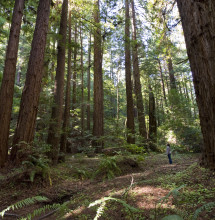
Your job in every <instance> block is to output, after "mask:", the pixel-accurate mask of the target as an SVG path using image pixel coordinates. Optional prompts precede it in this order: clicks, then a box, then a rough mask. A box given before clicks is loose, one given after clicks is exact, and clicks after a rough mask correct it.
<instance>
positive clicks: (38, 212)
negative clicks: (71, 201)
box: [23, 204, 60, 220]
mask: <svg viewBox="0 0 215 220" xmlns="http://www.w3.org/2000/svg"><path fill="white" fill-rule="evenodd" d="M59 207H60V204H52V205H45V206H43V207H41V208H38V209H35V210H34V211H33V212H32V213H30V214H28V215H27V217H26V218H24V219H32V218H34V217H36V216H38V215H41V214H42V213H45V212H46V211H49V210H57V209H58V208H59ZM24 219H23V220H24Z"/></svg>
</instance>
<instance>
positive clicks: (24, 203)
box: [0, 196, 48, 217]
mask: <svg viewBox="0 0 215 220" xmlns="http://www.w3.org/2000/svg"><path fill="white" fill-rule="evenodd" d="M47 200H48V199H47V198H46V197H43V196H35V197H32V198H27V199H24V200H21V201H19V202H17V203H15V204H13V205H10V206H8V207H7V208H6V209H4V210H3V211H1V212H0V216H2V217H4V215H5V213H6V212H7V211H9V210H11V209H12V210H14V209H20V208H22V207H25V206H30V205H33V204H35V203H36V202H45V201H47Z"/></svg>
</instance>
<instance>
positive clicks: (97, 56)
mask: <svg viewBox="0 0 215 220" xmlns="http://www.w3.org/2000/svg"><path fill="white" fill-rule="evenodd" d="M94 22H95V29H94V113H93V135H94V136H95V137H96V138H99V137H101V136H103V135H104V110H103V99H104V97H103V96H104V94H103V74H102V36H101V25H100V11H99V0H96V1H95V3H94ZM94 145H102V143H98V142H94ZM97 150H99V148H98V149H97Z"/></svg>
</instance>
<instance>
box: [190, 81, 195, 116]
mask: <svg viewBox="0 0 215 220" xmlns="http://www.w3.org/2000/svg"><path fill="white" fill-rule="evenodd" d="M189 86H190V94H191V100H192V106H193V114H194V118H196V115H197V113H196V100H195V98H194V94H193V86H192V84H191V81H190V80H189Z"/></svg>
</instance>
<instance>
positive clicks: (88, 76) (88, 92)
mask: <svg viewBox="0 0 215 220" xmlns="http://www.w3.org/2000/svg"><path fill="white" fill-rule="evenodd" d="M88 47H89V48H88V72H87V130H88V131H90V87H91V86H90V68H91V31H90V37H89V46H88Z"/></svg>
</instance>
